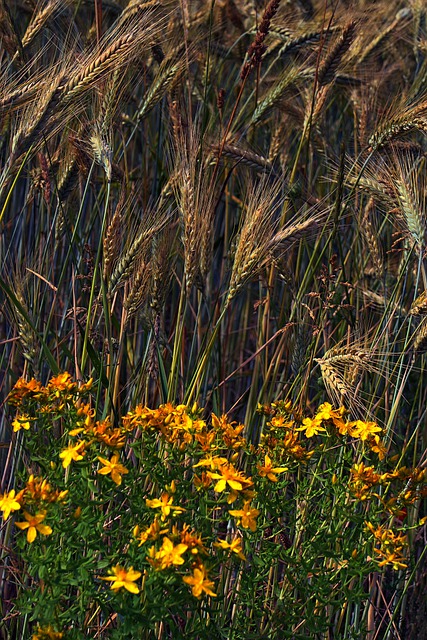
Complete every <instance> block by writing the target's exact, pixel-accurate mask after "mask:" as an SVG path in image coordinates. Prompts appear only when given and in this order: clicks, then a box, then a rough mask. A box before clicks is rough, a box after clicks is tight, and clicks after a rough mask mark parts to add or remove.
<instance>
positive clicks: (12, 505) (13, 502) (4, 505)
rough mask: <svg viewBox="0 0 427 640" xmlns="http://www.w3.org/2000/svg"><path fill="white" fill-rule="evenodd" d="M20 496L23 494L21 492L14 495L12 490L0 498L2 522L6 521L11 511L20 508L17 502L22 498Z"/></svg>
mask: <svg viewBox="0 0 427 640" xmlns="http://www.w3.org/2000/svg"><path fill="white" fill-rule="evenodd" d="M22 494H23V492H22V491H21V492H20V493H19V494H18V495H15V489H12V491H9V493H4V494H3V496H2V497H1V498H0V511H3V520H7V519H8V517H9V516H10V513H11V511H18V509H20V508H21V505H20V503H19V500H20V498H22Z"/></svg>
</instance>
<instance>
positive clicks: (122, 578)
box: [101, 564, 142, 593]
mask: <svg viewBox="0 0 427 640" xmlns="http://www.w3.org/2000/svg"><path fill="white" fill-rule="evenodd" d="M141 575H142V574H141V572H140V571H134V570H133V567H131V568H130V569H125V568H124V567H122V566H121V565H120V564H116V566H115V567H113V568H112V570H111V574H110V575H109V576H106V577H104V578H101V580H108V581H109V582H112V583H113V584H112V585H111V587H110V589H112V590H113V591H118V590H119V589H122V588H125V589H126V590H127V591H130V593H139V588H138V587H137V585H136V584H135V581H136V580H138V578H140V577H141Z"/></svg>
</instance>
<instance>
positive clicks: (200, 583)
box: [183, 565, 216, 598]
mask: <svg viewBox="0 0 427 640" xmlns="http://www.w3.org/2000/svg"><path fill="white" fill-rule="evenodd" d="M183 580H184V582H185V583H186V584H190V585H192V588H191V591H192V594H193V596H195V597H196V598H200V597H201V595H202V593H203V592H204V593H207V595H208V596H213V597H216V593H214V592H213V591H212V589H211V587H213V586H214V583H213V582H212V580H207V572H206V569H205V567H204V566H203V565H200V567H199V568H195V569H193V575H192V576H184V577H183Z"/></svg>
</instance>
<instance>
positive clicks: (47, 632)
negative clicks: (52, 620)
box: [31, 625, 64, 640]
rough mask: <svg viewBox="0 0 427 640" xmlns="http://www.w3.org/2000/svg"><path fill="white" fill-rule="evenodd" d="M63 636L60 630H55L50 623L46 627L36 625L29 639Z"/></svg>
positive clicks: (58, 637) (39, 639)
mask: <svg viewBox="0 0 427 640" xmlns="http://www.w3.org/2000/svg"><path fill="white" fill-rule="evenodd" d="M63 636H64V634H63V633H62V631H55V630H54V629H53V628H52V627H51V626H50V625H49V626H48V627H44V628H42V627H37V629H36V633H33V635H32V638H31V640H61V638H62V637H63Z"/></svg>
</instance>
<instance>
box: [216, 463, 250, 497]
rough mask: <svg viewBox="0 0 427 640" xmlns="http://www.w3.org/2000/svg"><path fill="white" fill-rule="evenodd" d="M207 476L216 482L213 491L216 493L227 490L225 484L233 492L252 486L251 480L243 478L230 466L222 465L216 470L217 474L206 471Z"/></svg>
mask: <svg viewBox="0 0 427 640" xmlns="http://www.w3.org/2000/svg"><path fill="white" fill-rule="evenodd" d="M207 474H208V476H210V477H211V478H212V480H218V482H217V483H216V485H215V486H214V491H216V492H217V493H221V492H222V491H224V489H226V488H227V484H228V485H229V487H231V489H233V490H234V491H241V490H242V489H243V487H244V486H246V487H247V486H250V485H251V484H252V481H251V479H250V478H245V476H244V475H243V474H242V473H241V472H240V471H237V469H235V468H234V466H233V465H232V464H224V465H223V466H222V467H220V468H219V469H218V473H212V471H208V472H207Z"/></svg>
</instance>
